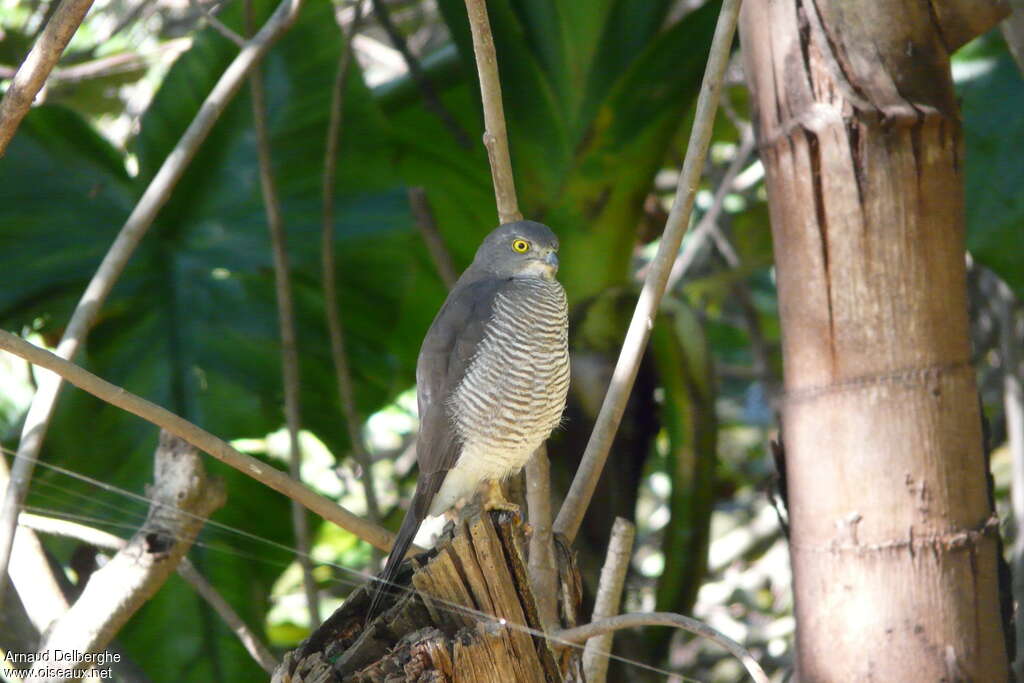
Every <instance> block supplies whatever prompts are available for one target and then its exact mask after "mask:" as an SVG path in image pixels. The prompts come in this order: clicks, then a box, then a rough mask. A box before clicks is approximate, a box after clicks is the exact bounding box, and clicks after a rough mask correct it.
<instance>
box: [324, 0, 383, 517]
mask: <svg viewBox="0 0 1024 683" xmlns="http://www.w3.org/2000/svg"><path fill="white" fill-rule="evenodd" d="M362 19H363V14H362V3H356V7H355V14H354V15H353V17H352V23H351V24H350V25H349V29H348V34H347V35H343V36H342V45H341V53H340V54H339V55H338V70H337V73H335V76H334V86H333V87H332V89H331V113H330V119H329V121H328V123H327V140H326V143H325V144H324V173H323V206H322V219H321V230H320V258H321V270H322V271H323V272H322V277H323V283H324V312H325V314H326V316H327V330H328V333H329V334H330V337H331V360H332V362H333V364H334V376H335V381H336V383H337V385H338V402H339V403H340V404H341V410H342V414H343V415H344V418H345V428H346V429H347V430H348V438H349V441H350V442H351V443H352V453H353V455H354V456H355V459H356V464H358V465H359V481H360V482H361V483H362V485H363V495H364V496H366V511H367V513H368V514H369V517H370V520H371V521H373V522H379V521H380V519H381V515H380V505H379V504H378V503H377V488H376V485H375V482H374V477H373V460H372V459H371V458H370V454H369V452H367V450H366V444H365V442H364V441H363V430H362V427H361V424H360V421H359V413H358V411H357V410H356V399H355V390H354V389H353V384H352V370H351V368H350V367H349V364H348V352H347V351H346V349H345V327H344V325H343V324H342V320H341V306H340V305H339V302H338V282H337V279H336V278H337V273H336V271H337V266H336V265H335V262H334V185H335V177H336V172H337V167H338V146H339V143H340V140H341V127H342V123H343V122H344V119H345V87H346V83H347V82H348V74H349V65H350V64H351V63H352V39H353V38H354V37H355V35H356V33H357V32H358V31H359V26H360V24H361V22H362Z"/></svg>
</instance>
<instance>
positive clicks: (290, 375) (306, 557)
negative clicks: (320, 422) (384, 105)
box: [245, 1, 320, 631]
mask: <svg viewBox="0 0 1024 683" xmlns="http://www.w3.org/2000/svg"><path fill="white" fill-rule="evenodd" d="M245 14H246V23H249V22H250V21H251V18H252V3H251V2H248V1H247V2H246V3H245ZM249 89H250V90H251V92H252V118H253V127H254V129H255V133H256V155H257V158H258V162H259V169H260V191H261V193H262V195H263V206H264V209H265V211H266V214H267V228H268V229H269V230H270V248H271V252H272V253H273V255H274V294H275V298H276V300H277V321H278V332H279V334H280V335H281V375H282V379H281V381H282V384H283V385H284V414H285V424H286V426H287V428H288V471H289V473H290V474H291V475H292V479H295V480H296V481H301V479H302V445H301V444H300V443H299V429H300V428H301V425H302V407H301V402H300V398H299V397H300V393H301V386H300V379H299V351H298V335H297V334H296V332H295V304H294V300H293V298H292V286H291V282H290V277H291V266H290V264H289V262H288V248H287V246H286V244H285V229H284V219H283V218H282V216H281V198H280V196H279V195H278V193H277V183H276V182H275V181H274V171H273V161H272V159H271V157H270V132H269V126H268V125H267V102H266V93H265V92H264V90H263V76H262V74H261V73H260V69H259V68H256V69H253V71H252V75H251V76H249ZM291 516H292V530H293V532H294V534H295V547H296V550H297V552H296V558H297V559H298V561H299V566H300V567H301V568H302V587H303V590H304V591H305V593H306V608H307V609H308V610H309V621H310V630H311V631H315V630H316V629H317V627H319V626H320V599H319V597H317V591H316V580H315V579H314V578H313V563H312V560H311V559H310V553H309V549H310V542H309V519H307V517H306V511H305V510H304V509H303V508H302V506H301V505H299V503H298V502H297V501H294V500H293V501H291Z"/></svg>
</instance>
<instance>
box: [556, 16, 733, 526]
mask: <svg viewBox="0 0 1024 683" xmlns="http://www.w3.org/2000/svg"><path fill="white" fill-rule="evenodd" d="M739 7H740V0H725V2H724V3H723V4H722V10H721V13H720V14H719V16H718V25H717V26H715V36H714V38H713V40H712V42H711V52H710V54H709V55H708V64H707V68H706V69H705V71H704V81H703V83H702V84H701V89H700V96H699V97H698V98H697V111H696V115H695V116H694V122H693V130H692V131H691V133H690V142H689V145H688V147H687V149H686V159H685V161H684V162H683V170H682V173H680V175H679V184H678V186H677V187H676V199H675V203H674V204H673V205H672V211H671V212H670V213H669V216H668V221H666V223H665V233H664V235H662V238H661V243H660V244H659V245H658V253H657V255H656V256H655V257H654V260H653V261H652V262H651V267H650V269H649V270H648V272H647V277H646V278H645V280H644V286H643V289H642V290H641V292H640V299H639V301H637V305H636V310H635V311H634V312H633V319H632V320H631V321H630V323H629V329H628V331H627V332H626V340H625V341H624V342H623V344H622V350H621V352H620V353H619V360H618V362H617V363H616V365H615V372H614V374H613V375H612V381H611V385H610V386H609V388H608V393H607V394H606V395H605V398H604V403H602V404H601V412H600V413H599V414H598V417H597V422H596V424H595V425H594V431H593V432H591V434H590V440H589V441H588V442H587V448H586V451H584V454H583V459H582V460H581V462H580V466H579V469H577V471H576V476H575V478H574V479H573V482H572V487H571V488H570V489H569V493H568V495H567V496H566V498H565V502H564V503H563V504H562V509H561V510H559V512H558V518H557V519H556V520H555V532H556V533H560V534H563V535H565V537H566V538H568V539H569V540H570V541H571V540H573V539H574V538H575V537H576V532H577V531H579V528H580V524H581V523H582V521H583V515H584V514H586V511H587V507H588V506H589V505H590V499H591V498H592V497H593V495H594V489H595V488H596V487H597V480H598V478H599V477H600V476H601V470H602V469H603V468H604V463H605V460H607V458H608V451H609V449H610V448H611V444H612V439H614V438H615V432H616V430H618V427H619V422H620V421H621V420H622V414H623V412H624V411H625V408H626V401H627V399H628V398H629V394H630V392H631V391H632V388H633V382H634V381H635V380H636V374H637V369H638V368H639V366H640V359H641V357H642V356H643V352H644V348H645V347H646V346H647V340H648V338H649V337H650V334H651V326H652V325H653V322H654V315H655V312H656V311H657V310H658V305H659V304H660V302H661V298H662V296H663V295H664V293H665V285H666V284H667V282H668V276H669V272H670V270H671V268H672V263H673V261H674V260H675V255H676V253H677V252H678V251H679V244H680V243H681V242H682V239H683V235H684V234H685V233H686V226H687V224H688V223H689V219H690V212H691V210H692V209H693V199H694V196H695V195H696V193H697V186H698V183H699V182H700V174H701V168H702V166H703V165H704V157H705V156H706V155H707V150H708V143H709V141H710V139H711V129H712V124H713V123H714V119H715V110H716V108H717V106H718V99H719V95H720V94H721V86H722V78H723V76H724V73H725V67H726V65H727V64H728V62H729V50H730V48H731V46H732V39H733V35H734V33H735V31H736V16H737V14H738V13H739Z"/></svg>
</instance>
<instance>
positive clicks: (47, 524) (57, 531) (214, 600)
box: [18, 512, 278, 673]
mask: <svg viewBox="0 0 1024 683" xmlns="http://www.w3.org/2000/svg"><path fill="white" fill-rule="evenodd" d="M18 525H19V526H20V527H21V528H22V529H31V530H32V531H38V532H39V533H41V534H50V535H54V536H63V537H65V538H73V539H75V540H77V541H81V542H82V543H88V544H89V545H91V546H95V547H97V548H106V549H107V550H115V551H116V550H121V549H122V548H124V547H125V546H126V545H128V541H126V540H125V539H123V538H121V537H120V536H115V535H114V534H111V533H108V532H106V531H103V530H102V529H96V528H93V527H91V526H86V525H85V524H79V523H78V522H72V521H69V520H66V519H56V518H54V517H45V516H43V515H35V514H32V513H29V512H22V513H21V515H20V516H19V517H18ZM19 533H20V532H19ZM178 574H179V575H180V576H181V578H183V579H185V581H187V582H188V584H189V585H190V586H192V588H193V589H194V590H195V592H196V593H198V594H199V596H200V597H201V598H203V599H204V600H206V602H207V603H208V604H209V605H210V606H211V607H213V609H214V611H215V612H217V614H218V615H219V616H220V618H221V619H223V620H224V623H225V624H227V626H228V628H230V629H231V630H232V631H233V632H234V634H235V635H236V636H238V640H239V641H241V643H242V646H243V647H244V648H245V650H246V652H248V653H249V656H250V657H252V658H253V660H254V661H256V662H257V663H259V665H260V666H261V667H263V669H264V670H265V671H266V672H267V673H273V672H274V669H276V668H277V665H278V661H277V659H276V658H275V657H274V655H272V654H271V653H270V650H269V649H268V648H267V646H266V645H264V644H263V642H262V641H260V639H259V637H258V636H257V635H256V634H255V632H253V630H252V629H250V628H249V626H248V624H246V623H245V622H244V621H242V618H241V617H240V616H238V613H237V612H236V611H235V609H234V608H233V607H232V606H231V605H230V604H229V603H228V601H227V600H225V599H224V596H222V595H221V594H220V593H219V592H218V591H217V589H216V588H214V587H213V585H211V584H210V582H209V581H207V580H206V577H204V576H203V575H202V574H200V573H199V571H198V570H197V569H196V568H195V566H193V564H192V563H191V562H190V561H189V559H188V558H187V557H183V558H181V563H180V564H179V565H178Z"/></svg>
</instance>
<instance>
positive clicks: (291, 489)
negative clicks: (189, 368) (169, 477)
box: [0, 330, 423, 552]
mask: <svg viewBox="0 0 1024 683" xmlns="http://www.w3.org/2000/svg"><path fill="white" fill-rule="evenodd" d="M0 350H3V351H10V352H11V353H13V354H14V355H16V356H20V357H22V358H24V359H26V360H28V361H29V362H31V363H33V364H34V365H37V366H39V367H43V368H46V369H47V370H49V371H51V372H54V373H56V374H57V375H59V376H60V377H61V378H63V379H66V380H67V381H68V382H71V383H72V384H74V385H75V386H77V387H79V388H80V389H83V390H84V391H87V392H89V393H90V394H92V395H93V396H96V397H97V398H100V399H102V400H104V401H106V402H107V403H109V404H111V405H113V406H116V407H118V408H121V409H122V410H126V411H127V412H129V413H132V414H133V415H138V416H139V417H141V418H142V419H144V420H146V421H148V422H151V423H153V424H155V425H157V426H158V427H162V428H163V429H166V430H167V431H168V432H170V433H172V434H174V435H175V436H178V437H181V438H182V439H184V440H185V441H188V442H189V443H190V444H192V445H193V446H195V447H196V448H198V449H199V450H201V451H204V452H205V453H209V454H210V455H212V456H213V457H215V458H217V459H218V460H220V461H222V462H224V463H226V464H228V465H230V466H231V467H234V468H235V469H236V470H238V471H240V472H243V473H245V474H247V475H249V476H250V477H252V478H253V479H255V480H256V481H258V482H260V483H262V484H264V485H266V486H269V487H270V488H272V489H274V490H275V491H277V492H279V493H282V494H284V495H286V496H288V497H289V498H292V499H293V500H297V501H299V502H300V503H302V504H303V505H304V506H306V508H307V509H308V510H310V511H311V512H313V513H315V514H317V515H320V516H321V517H323V518H324V519H326V520H327V521H329V522H334V523H335V524H337V525H338V526H340V527H341V528H343V529H346V530H347V531H350V532H352V533H353V534H355V535H356V536H358V537H359V538H361V539H363V540H364V541H366V542H368V543H370V544H371V545H374V546H376V547H377V548H380V549H381V550H384V551H387V550H390V549H391V544H392V543H393V542H394V538H395V536H394V534H392V533H391V532H390V531H388V530H386V529H382V528H381V527H379V526H377V525H376V524H373V523H371V522H368V521H366V520H365V519H363V518H362V517H359V516H358V515H354V514H352V513H351V512H349V511H348V510H346V509H345V508H343V507H341V506H340V505H338V504H337V503H335V502H333V501H331V500H328V499H327V498H324V497H322V496H320V495H317V494H316V493H314V492H313V491H312V490H310V489H308V488H306V487H305V486H304V485H303V484H301V483H300V482H297V481H295V480H294V479H292V478H291V477H289V476H288V475H287V474H285V473H284V472H281V471H280V470H278V469H276V468H274V467H271V466H270V465H268V464H266V463H264V462H261V461H259V460H257V459H256V458H253V457H251V456H248V455H245V454H244V453H239V452H238V451H237V450H235V449H234V448H232V447H231V446H229V445H228V444H227V443H226V442H225V441H223V440H221V439H219V438H217V437H216V436H214V435H213V434H210V433H209V432H207V431H206V430H204V429H201V428H199V427H197V426H196V425H194V424H192V423H191V422H189V421H188V420H185V419H182V418H181V417H179V416H177V415H175V414H174V413H172V412H170V411H169V410H166V409H164V408H161V407H160V406H158V405H156V404H155V403H151V402H150V401H147V400H146V399H144V398H142V397H140V396H136V395H135V394H132V393H131V392H129V391H125V390H124V389H123V388H121V387H119V386H116V385H114V384H111V383H110V382H107V381H106V380H103V379H100V378H99V377H97V376H96V375H94V374H92V373H91V372H89V371H87V370H84V369H82V368H80V367H79V366H77V365H75V364H74V363H70V362H68V361H66V360H64V359H63V358H61V357H60V356H57V355H56V354H53V353H50V352H49V351H47V350H46V349H41V348H39V347H37V346H34V345H32V344H30V343H29V342H27V341H25V340H24V339H21V338H20V337H17V336H15V335H13V334H11V333H10V332H7V331H5V330H0ZM411 552H423V550H422V549H421V548H413V549H412V550H411Z"/></svg>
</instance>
